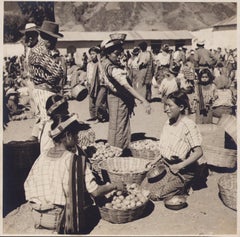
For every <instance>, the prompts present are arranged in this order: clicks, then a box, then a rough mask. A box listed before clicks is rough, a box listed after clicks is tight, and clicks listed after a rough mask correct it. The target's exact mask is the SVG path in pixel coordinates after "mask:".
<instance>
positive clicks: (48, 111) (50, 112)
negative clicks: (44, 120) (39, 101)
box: [47, 98, 67, 116]
mask: <svg viewBox="0 0 240 237" xmlns="http://www.w3.org/2000/svg"><path fill="white" fill-rule="evenodd" d="M64 103H67V100H66V99H65V98H63V99H61V100H59V101H57V102H56V103H54V104H53V105H52V106H51V107H50V108H49V109H48V110H47V115H49V116H51V115H52V113H53V112H54V111H55V110H56V109H57V108H58V107H59V106H60V105H62V104H64Z"/></svg>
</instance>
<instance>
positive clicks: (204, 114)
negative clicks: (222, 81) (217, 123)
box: [195, 68, 216, 124]
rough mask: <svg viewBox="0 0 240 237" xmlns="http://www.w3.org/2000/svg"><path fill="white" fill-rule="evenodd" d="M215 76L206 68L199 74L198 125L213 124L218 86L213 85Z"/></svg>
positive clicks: (196, 94) (197, 95)
mask: <svg viewBox="0 0 240 237" xmlns="http://www.w3.org/2000/svg"><path fill="white" fill-rule="evenodd" d="M213 79H214V76H213V74H212V73H211V72H210V70H209V69H207V68H204V69H202V70H201V71H200V72H199V82H198V83H197V85H196V93H195V101H196V102H197V105H196V107H197V108H196V123H198V124H209V123H212V104H213V102H214V101H215V99H216V95H215V92H216V86H215V84H213Z"/></svg>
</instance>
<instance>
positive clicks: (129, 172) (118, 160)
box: [99, 157, 149, 184]
mask: <svg viewBox="0 0 240 237" xmlns="http://www.w3.org/2000/svg"><path fill="white" fill-rule="evenodd" d="M99 167H100V168H101V169H102V170H104V171H106V172H107V174H108V177H109V179H110V182H112V183H114V182H124V183H126V184H131V183H137V184H141V182H142V181H143V179H144V178H145V177H146V174H147V172H148V170H149V161H148V160H145V159H141V158H135V157H115V158H112V159H108V160H103V161H102V162H100V163H99Z"/></svg>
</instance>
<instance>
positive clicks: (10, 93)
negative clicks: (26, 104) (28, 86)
mask: <svg viewBox="0 0 240 237" xmlns="http://www.w3.org/2000/svg"><path fill="white" fill-rule="evenodd" d="M17 94H18V92H17V91H16V90H15V89H14V88H10V89H8V90H7V92H6V96H11V95H17Z"/></svg>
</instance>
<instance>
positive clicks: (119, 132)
mask: <svg viewBox="0 0 240 237" xmlns="http://www.w3.org/2000/svg"><path fill="white" fill-rule="evenodd" d="M108 105H109V129H108V143H109V144H110V145H111V146H116V147H119V148H122V149H125V148H127V147H128V146H129V143H130V139H131V130H130V119H129V111H128V108H127V106H126V104H125V103H124V102H123V101H122V100H121V99H120V98H118V97H116V96H114V95H108Z"/></svg>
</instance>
